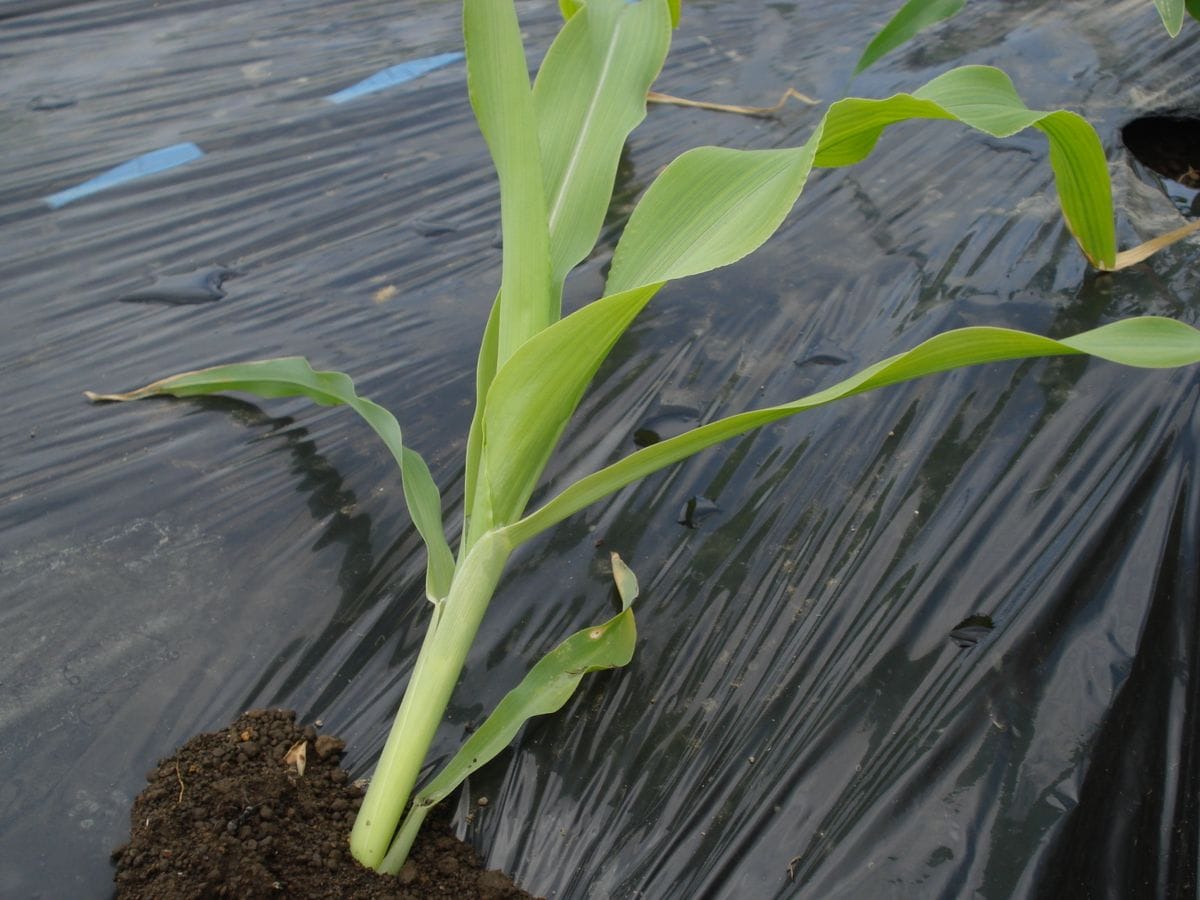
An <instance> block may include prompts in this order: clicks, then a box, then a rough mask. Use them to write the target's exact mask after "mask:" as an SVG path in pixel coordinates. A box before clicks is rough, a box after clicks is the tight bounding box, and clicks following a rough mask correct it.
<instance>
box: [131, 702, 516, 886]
mask: <svg viewBox="0 0 1200 900" xmlns="http://www.w3.org/2000/svg"><path fill="white" fill-rule="evenodd" d="M301 747H302V748H303V753H304V757H305V758H304V765H303V769H304V771H303V774H301V773H300V772H299V771H298V766H297V764H296V762H295V759H296V756H297V755H298V752H299V748H301ZM343 747H344V744H343V743H342V741H340V740H338V739H337V738H334V737H330V736H328V735H320V736H318V735H317V732H316V729H314V728H313V727H311V726H309V727H307V728H301V727H299V726H298V725H297V724H296V719H295V714H294V713H292V712H291V711H288V710H274V709H272V710H253V711H251V712H248V713H246V714H245V715H243V716H242V717H241V718H239V719H238V720H237V721H236V722H234V723H233V725H232V726H230V727H229V728H227V729H226V730H224V731H220V732H216V733H213V734H201V735H198V736H196V737H194V738H192V739H191V740H190V741H188V742H187V743H186V744H184V745H183V746H182V747H181V748H179V750H178V751H177V752H176V753H175V755H174V756H171V757H169V758H167V759H164V760H162V761H160V762H159V764H158V767H157V768H155V769H154V770H153V771H151V772H150V773H149V774H148V775H147V776H146V778H147V781H148V782H149V784H148V785H147V786H146V789H145V790H144V791H142V793H141V794H140V795H139V796H138V798H137V799H136V800H135V801H134V804H133V812H132V814H131V821H132V831H131V836H130V841H129V843H128V844H126V845H125V846H123V847H120V848H119V849H118V850H116V851H115V852H114V853H113V859H114V861H115V862H116V866H117V873H116V883H117V897H118V898H121V900H126V898H127V900H139V898H144V900H183V898H188V900H201V898H208V897H237V898H239V900H240V898H259V897H271V898H283V897H289V898H290V897H295V898H305V900H307V898H333V897H337V898H347V897H353V898H355V900H359V898H363V900H373V898H393V900H399V898H412V900H418V898H425V897H455V898H481V900H509V898H519V897H530V896H531V895H530V894H527V893H525V892H524V891H522V890H521V889H519V888H518V887H516V886H515V885H514V884H513V883H512V881H510V880H509V878H508V877H507V876H505V875H503V874H502V873H500V872H495V871H486V870H484V869H483V867H482V866H481V864H480V862H479V857H478V856H477V855H476V853H475V851H474V849H473V848H471V847H470V846H469V845H467V844H464V843H463V842H462V841H460V840H458V839H457V838H456V837H454V835H453V834H452V833H451V831H450V827H449V814H448V813H446V812H444V811H439V810H436V809H435V810H434V812H433V813H432V814H431V815H430V817H429V819H427V820H426V824H425V826H424V830H423V832H422V834H421V836H420V837H419V838H418V840H417V843H416V846H415V847H414V848H413V851H412V854H411V856H410V857H409V860H408V862H407V863H405V865H404V868H403V869H402V870H401V872H400V874H399V875H397V876H394V877H392V876H386V875H379V874H377V873H375V872H372V871H370V870H368V869H366V868H363V867H362V866H360V865H359V864H358V863H357V862H355V861H354V859H353V858H352V857H351V856H350V851H349V847H348V841H349V834H350V826H351V825H352V824H353V822H354V814H355V811H356V810H357V809H358V806H359V804H360V803H361V802H362V790H361V789H360V788H359V787H357V786H356V785H354V784H352V783H351V782H350V778H349V776H348V775H347V774H346V772H345V770H344V769H342V768H341V767H340V766H339V765H338V760H339V758H340V757H341V753H342V748H343ZM289 751H291V752H289ZM285 757H289V758H290V759H291V760H292V762H290V763H289V762H285V761H284V758H285Z"/></svg>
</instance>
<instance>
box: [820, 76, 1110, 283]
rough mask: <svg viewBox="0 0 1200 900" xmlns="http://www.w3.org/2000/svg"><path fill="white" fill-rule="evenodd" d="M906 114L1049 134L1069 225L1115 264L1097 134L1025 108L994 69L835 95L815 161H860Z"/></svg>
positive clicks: (988, 129) (995, 132)
mask: <svg viewBox="0 0 1200 900" xmlns="http://www.w3.org/2000/svg"><path fill="white" fill-rule="evenodd" d="M908 119H951V120H957V121H959V122H961V123H963V124H964V125H969V126H970V127H972V128H975V129H977V130H979V131H982V132H984V133H986V134H990V135H992V136H993V137H1008V136H1010V135H1013V134H1016V133H1017V132H1018V131H1022V130H1023V129H1025V128H1029V127H1033V128H1037V129H1039V130H1040V131H1042V132H1043V133H1044V134H1045V135H1046V137H1047V138H1049V141H1050V165H1051V166H1052V168H1053V169H1054V175H1055V182H1056V184H1057V186H1058V195H1059V202H1060V203H1061V204H1062V209H1063V216H1064V218H1065V219H1066V222H1067V227H1068V228H1069V229H1070V230H1071V233H1072V234H1073V235H1074V236H1075V239H1076V241H1078V243H1079V246H1080V247H1081V249H1082V250H1083V252H1084V254H1085V255H1086V256H1087V258H1088V259H1089V260H1090V261H1091V262H1092V264H1093V265H1095V266H1097V267H1098V268H1101V269H1106V268H1110V267H1112V266H1113V264H1114V263H1115V261H1116V255H1117V242H1116V232H1115V229H1114V225H1113V221H1114V220H1113V205H1112V187H1111V184H1110V182H1109V178H1108V163H1107V160H1106V159H1105V156H1104V148H1103V146H1102V145H1101V143H1100V138H1099V137H1098V136H1097V135H1096V132H1095V130H1094V129H1093V128H1092V126H1091V125H1089V124H1088V123H1087V121H1086V120H1084V119H1082V118H1080V117H1079V116H1077V115H1075V114H1074V113H1071V112H1067V111H1065V110H1058V111H1056V112H1039V111H1037V110H1031V109H1029V108H1028V107H1026V106H1025V104H1024V103H1022V102H1021V98H1020V97H1019V96H1018V95H1017V92H1016V89H1015V88H1014V87H1013V84H1012V81H1011V80H1010V79H1009V77H1008V76H1007V75H1005V74H1004V73H1003V72H1001V71H1000V70H999V69H994V68H992V67H990V66H964V67H962V68H959V69H952V70H951V71H949V72H947V73H946V74H944V75H941V76H939V77H938V78H935V79H933V81H931V82H929V83H928V84H926V85H925V86H924V87H922V88H921V89H919V90H917V91H914V92H913V93H912V94H896V95H895V96H893V97H889V98H887V99H886V100H861V99H856V98H851V99H847V100H839V101H838V102H837V103H834V104H833V105H832V106H831V107H830V108H829V112H828V113H827V114H826V117H825V128H824V133H823V135H822V137H821V145H820V148H819V150H818V151H817V155H816V160H815V162H814V165H816V166H823V167H831V166H846V165H851V164H853V163H856V162H859V161H860V160H862V159H864V158H865V157H866V156H867V155H868V154H869V153H870V152H871V150H872V149H873V148H874V147H875V144H876V143H877V142H878V140H879V137H880V135H881V134H882V133H883V131H884V129H885V128H887V126H889V125H891V124H893V123H895V122H901V121H906V120H908Z"/></svg>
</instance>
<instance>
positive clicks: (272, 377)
mask: <svg viewBox="0 0 1200 900" xmlns="http://www.w3.org/2000/svg"><path fill="white" fill-rule="evenodd" d="M231 391H236V392H240V393H245V394H254V395H255V396H258V397H266V398H273V397H308V398H309V399H310V400H314V401H316V402H317V403H319V404H321V405H322V406H341V405H345V406H349V407H350V408H351V409H353V410H354V411H355V412H356V413H358V414H359V415H360V416H362V417H363V418H364V419H365V420H366V422H367V424H368V425H370V426H371V427H372V428H373V429H375V433H376V434H378V435H379V436H380V437H381V438H383V442H384V443H385V444H386V445H387V448H388V450H390V451H391V452H392V456H393V457H394V458H395V460H396V463H397V464H398V465H399V466H400V476H401V480H402V482H403V485H404V499H405V502H406V503H407V504H408V511H409V515H411V516H412V520H413V524H414V525H415V526H416V527H417V531H418V532H419V533H420V535H421V537H422V538H424V539H425V546H426V548H427V549H428V552H429V566H428V568H427V570H426V575H425V591H426V593H427V594H428V596H429V598H430V599H431V600H438V599H441V598H442V597H445V596H446V595H447V594H448V593H449V591H450V582H451V579H452V578H453V576H454V556H453V554H452V553H451V552H450V547H449V545H448V544H447V543H446V535H445V532H444V531H443V528H442V503H441V497H440V496H439V494H438V489H437V485H436V484H434V482H433V478H432V476H431V475H430V474H429V467H428V466H426V465H425V461H424V460H423V459H422V458H421V457H420V455H419V454H417V453H416V452H415V451H413V450H410V449H409V448H408V447H406V446H404V440H403V437H402V435H401V432H400V425H399V423H397V422H396V417H395V416H393V415H392V414H391V413H390V412H388V411H387V410H386V409H384V408H383V407H382V406H380V405H379V404H377V403H373V402H371V401H370V400H367V399H366V398H365V397H360V396H358V394H357V393H355V390H354V382H353V381H351V380H350V378H349V377H348V376H347V375H343V374H342V373H341V372H317V371H314V370H313V368H312V366H310V365H309V364H308V360H306V359H303V358H301V357H298V356H291V357H284V358H282V359H267V360H260V361H257V362H249V363H240V364H235V365H228V366H214V367H212V368H210V369H200V370H199V371H196V372H183V373H181V374H179V375H172V376H171V377H170V378H164V379H162V380H161V381H156V382H154V383H153V384H148V385H146V386H145V387H143V388H138V389H137V390H135V391H129V392H128V393H124V394H96V393H93V392H91V391H88V392H87V398H88V399H89V400H92V401H103V400H139V399H141V398H143V397H156V396H162V395H170V396H173V397H198V396H205V395H208V394H223V393H228V392H231Z"/></svg>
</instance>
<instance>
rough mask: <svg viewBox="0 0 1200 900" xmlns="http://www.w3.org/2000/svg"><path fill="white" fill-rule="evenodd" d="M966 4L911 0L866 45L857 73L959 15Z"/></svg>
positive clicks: (963, 1)
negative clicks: (919, 35) (919, 33)
mask: <svg viewBox="0 0 1200 900" xmlns="http://www.w3.org/2000/svg"><path fill="white" fill-rule="evenodd" d="M965 5H966V0H908V2H907V3H905V4H904V5H903V6H902V7H900V11H899V12H897V13H896V15H894V16H892V18H891V20H890V21H889V22H888V23H887V24H886V25H884V26H883V28H882V30H881V31H880V32H879V34H877V35H875V37H874V38H873V39H872V40H871V43H869V44H867V49H866V50H864V51H863V54H862V56H860V57H859V59H858V64H857V65H856V66H855V67H854V74H855V75H857V74H859V73H860V72H862V71H863V70H864V69H866V68H869V67H870V66H872V65H874V64H875V61H876V60H878V59H879V58H880V57H882V56H885V55H886V54H888V53H891V52H892V51H893V50H895V49H896V48H897V47H899V46H900V45H901V44H905V43H907V42H908V41H910V40H912V38H913V37H915V36H916V35H917V33H918V32H921V31H924V30H925V29H926V28H928V27H929V26H930V25H935V24H937V23H938V22H941V21H943V20H945V19H949V18H950V17H951V16H953V15H956V14H957V13H958V12H960V11H961V10H962V8H963V7H964V6H965Z"/></svg>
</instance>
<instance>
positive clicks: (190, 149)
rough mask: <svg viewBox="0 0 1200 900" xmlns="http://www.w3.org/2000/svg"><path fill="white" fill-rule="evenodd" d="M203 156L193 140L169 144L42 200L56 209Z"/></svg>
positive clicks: (202, 152)
mask: <svg viewBox="0 0 1200 900" xmlns="http://www.w3.org/2000/svg"><path fill="white" fill-rule="evenodd" d="M203 155H204V151H203V150H201V149H200V148H199V147H197V146H196V145H195V144H193V143H190V142H188V143H184V144H172V145H171V146H170V147H163V148H162V149H161V150H152V151H151V152H149V153H144V154H142V155H141V156H138V157H135V158H134V159H131V160H129V162H124V163H121V165H119V166H116V167H115V168H112V169H109V170H108V171H107V172H104V173H103V174H100V175H97V176H96V177H95V178H91V179H89V180H87V181H85V182H83V184H77V185H75V187H73V188H67V189H66V190H65V191H59V192H58V193H57V194H51V195H50V196H49V197H45V198H44V200H45V202H46V204H47V205H48V206H49V207H50V208H51V209H58V208H59V207H60V206H65V205H66V204H68V203H70V202H72V201H73V200H78V199H80V198H81V197H87V196H89V195H90V194H95V193H97V192H98V191H104V190H108V188H111V187H116V186H117V185H119V184H125V183H126V182H127V181H134V180H136V179H138V178H144V177H145V176H147V175H154V174H155V173H157V172H165V171H166V170H167V169H173V168H175V167H176V166H182V165H183V164H184V163H189V162H191V161H192V160H196V159H199V158H200V157H202V156H203Z"/></svg>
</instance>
